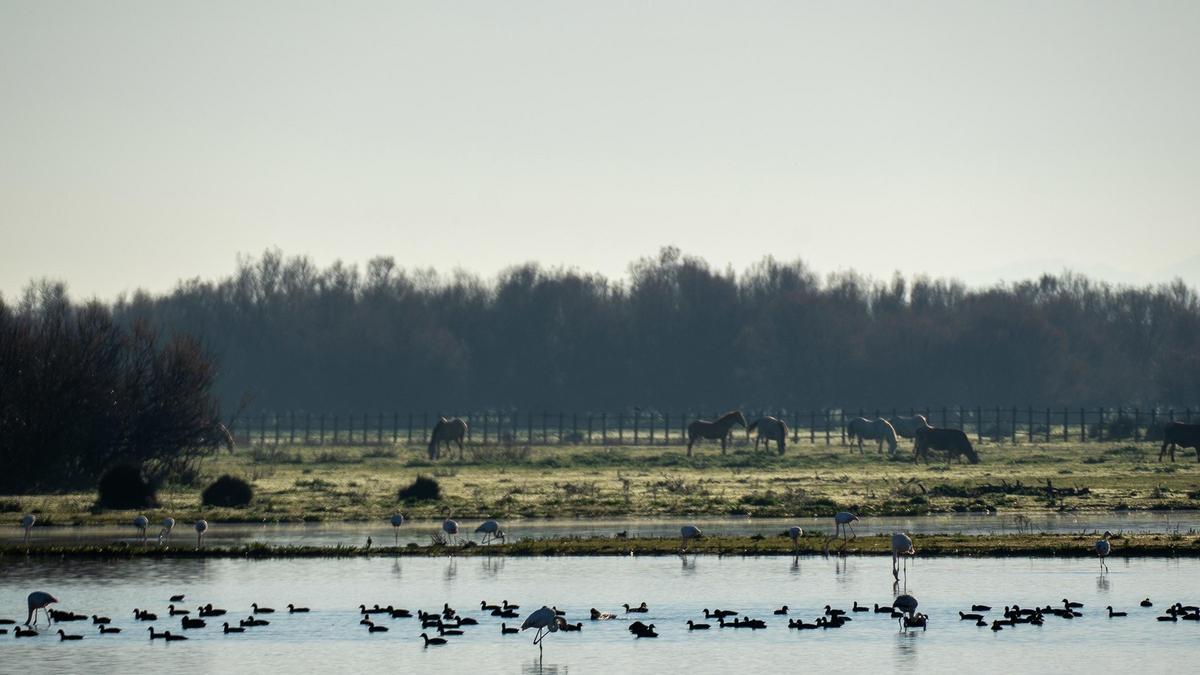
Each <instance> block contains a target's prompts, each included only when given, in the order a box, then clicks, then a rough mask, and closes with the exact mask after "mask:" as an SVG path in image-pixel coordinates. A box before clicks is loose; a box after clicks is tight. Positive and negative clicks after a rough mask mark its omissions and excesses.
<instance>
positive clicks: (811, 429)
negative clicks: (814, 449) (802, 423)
mask: <svg viewBox="0 0 1200 675" xmlns="http://www.w3.org/2000/svg"><path fill="white" fill-rule="evenodd" d="M808 442H809V443H812V444H813V445H816V444H817V411H816V410H809V411H808Z"/></svg>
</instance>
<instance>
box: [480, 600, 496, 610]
mask: <svg viewBox="0 0 1200 675" xmlns="http://www.w3.org/2000/svg"><path fill="white" fill-rule="evenodd" d="M479 609H481V610H483V611H485V612H494V611H496V610H498V609H500V605H489V604H487V600H480V601H479Z"/></svg>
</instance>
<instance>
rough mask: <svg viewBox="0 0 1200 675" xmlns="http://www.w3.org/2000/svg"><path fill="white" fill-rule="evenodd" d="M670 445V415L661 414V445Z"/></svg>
mask: <svg viewBox="0 0 1200 675" xmlns="http://www.w3.org/2000/svg"><path fill="white" fill-rule="evenodd" d="M670 444H671V413H663V445H670Z"/></svg>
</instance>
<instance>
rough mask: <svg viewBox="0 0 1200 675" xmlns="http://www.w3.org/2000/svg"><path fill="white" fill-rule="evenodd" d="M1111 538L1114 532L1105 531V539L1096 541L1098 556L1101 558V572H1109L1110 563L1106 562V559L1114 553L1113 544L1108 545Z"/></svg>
mask: <svg viewBox="0 0 1200 675" xmlns="http://www.w3.org/2000/svg"><path fill="white" fill-rule="evenodd" d="M1111 536H1112V532H1109V531H1108V530H1105V531H1104V538H1103V539H1099V540H1097V541H1096V555H1098V556H1100V571H1101V572H1107V571H1108V563H1106V562H1104V559H1105V558H1107V557H1108V554H1109V553H1112V544H1110V543H1108V538H1109V537H1111Z"/></svg>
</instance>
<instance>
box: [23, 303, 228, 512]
mask: <svg viewBox="0 0 1200 675" xmlns="http://www.w3.org/2000/svg"><path fill="white" fill-rule="evenodd" d="M215 375H216V371H215V369H214V365H213V361H212V359H211V358H210V357H209V355H208V354H207V352H206V350H205V349H204V348H203V347H202V346H201V344H200V343H199V341H197V340H196V339H194V338H191V337H188V336H186V335H184V334H181V333H178V334H174V335H172V336H171V337H170V338H169V339H166V340H164V339H162V338H161V337H160V335H159V333H158V332H157V331H155V330H154V329H152V328H151V327H150V326H149V324H147V323H145V322H142V321H133V322H130V323H125V322H122V321H118V320H116V319H115V318H114V316H113V311H112V308H110V307H107V306H104V305H101V304H100V303H96V302H92V303H87V304H84V305H73V304H72V303H70V302H69V301H68V299H67V297H66V294H65V292H64V290H63V288H62V286H61V285H54V284H39V285H35V286H33V287H31V288H30V289H29V291H27V293H26V295H25V298H24V300H22V301H21V302H20V303H18V304H17V305H15V306H10V305H7V304H5V303H4V302H3V301H0V467H3V470H0V494H2V493H17V492H32V491H38V490H42V489H58V488H64V487H93V486H95V485H96V481H97V478H98V477H99V476H100V475H101V473H102V472H104V471H106V470H108V469H111V468H113V467H118V466H128V467H131V468H132V469H133V470H134V471H135V472H141V473H143V474H145V475H146V476H147V477H149V478H150V479H151V480H152V481H157V480H161V479H163V478H168V477H181V476H185V475H187V474H188V473H189V472H190V471H191V470H192V469H193V468H194V463H195V462H196V461H197V460H198V459H199V458H200V457H202V456H204V455H205V454H207V453H209V452H211V451H213V450H214V449H216V448H217V447H218V445H219V443H220V442H221V440H222V438H223V437H222V436H221V435H220V433H219V429H220V427H219V424H220V409H219V407H218V404H217V401H216V399H215V397H214V396H213V395H212V386H213V381H214V379H215Z"/></svg>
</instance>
